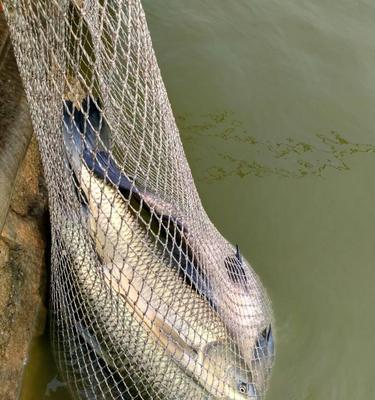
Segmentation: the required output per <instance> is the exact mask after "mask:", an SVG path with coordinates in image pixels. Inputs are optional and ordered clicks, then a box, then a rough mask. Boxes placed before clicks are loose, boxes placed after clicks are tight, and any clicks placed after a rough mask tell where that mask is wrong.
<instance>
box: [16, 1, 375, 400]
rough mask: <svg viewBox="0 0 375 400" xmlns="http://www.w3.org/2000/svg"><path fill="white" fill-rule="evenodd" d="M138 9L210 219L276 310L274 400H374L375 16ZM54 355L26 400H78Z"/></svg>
mask: <svg viewBox="0 0 375 400" xmlns="http://www.w3.org/2000/svg"><path fill="white" fill-rule="evenodd" d="M143 3H144V6H145V9H146V13H147V16H148V20H149V24H150V29H151V33H152V37H153V41H154V45H155V49H156V52H157V55H158V60H159V63H160V66H161V70H162V73H163V77H164V80H165V83H166V86H167V89H168V93H169V96H170V100H171V103H172V106H173V109H174V112H175V115H176V117H177V122H178V125H179V127H180V129H181V134H182V138H183V142H184V145H185V149H186V153H187V156H188V159H189V162H190V165H191V168H192V171H193V174H194V177H195V179H196V183H197V186H198V189H199V193H200V194H201V197H202V200H203V203H204V205H205V207H206V210H207V212H208V214H209V215H210V217H211V218H212V220H213V221H214V222H215V224H216V225H217V227H218V228H219V229H220V231H221V232H222V233H223V234H224V235H225V236H226V237H227V238H228V239H229V240H231V241H232V242H235V243H239V244H240V246H241V250H242V252H243V253H244V254H245V255H246V257H247V258H248V259H249V260H250V261H251V262H252V265H253V267H254V268H255V270H256V271H257V272H258V274H259V275H260V277H261V278H262V280H263V282H264V284H265V286H266V287H267V288H268V291H269V294H270V296H271V298H272V301H273V305H274V311H275V316H276V331H277V360H276V365H275V368H274V373H273V377H272V382H271V388H270V392H269V396H268V400H294V399H295V400H353V399H355V400H368V399H373V398H375V380H374V377H373V375H374V372H373V365H374V363H375V336H374V334H373V332H374V330H375V315H374V312H373V311H372V309H373V304H375V290H374V287H375V268H374V264H375V263H374V261H375V245H374V244H375V243H374V242H375V207H374V201H375V183H374V172H375V135H374V130H375V39H374V38H375V23H374V21H375V3H374V2H373V1H372V0H371V1H370V0H360V1H355V0H350V1H349V0H330V1H327V0H314V1H311V0H252V1H250V0H205V1H201V0H200V1H198V0H189V1H186V0H185V1H182V0H145V1H144V2H143ZM46 343H47V339H46V338H45V337H43V338H40V339H38V341H37V342H36V343H35V345H34V348H33V352H32V357H31V360H30V364H29V366H28V369H27V373H26V379H25V385H24V391H23V396H22V400H34V399H38V400H39V399H53V400H60V399H67V398H68V397H67V394H66V391H65V389H64V388H63V387H60V386H59V384H58V382H57V381H56V380H53V379H54V377H55V376H56V371H55V369H54V367H53V363H52V360H51V357H50V353H49V350H48V347H46ZM48 382H49V383H50V384H49V386H47V384H48ZM51 382H52V383H51Z"/></svg>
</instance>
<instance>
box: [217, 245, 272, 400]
mask: <svg viewBox="0 0 375 400" xmlns="http://www.w3.org/2000/svg"><path fill="white" fill-rule="evenodd" d="M224 266H225V271H226V273H227V276H228V278H229V279H228V281H229V283H230V286H229V287H230V292H231V293H232V299H234V300H232V299H227V300H226V301H223V297H222V298H221V299H220V300H221V303H222V304H221V306H222V308H223V311H221V312H220V313H221V315H222V316H223V318H224V320H225V323H226V326H227V327H228V328H229V331H230V332H231V335H232V337H233V340H234V342H235V343H236V345H237V346H238V349H239V351H240V354H241V356H242V357H243V359H244V361H245V364H246V366H247V368H249V369H250V370H251V375H252V379H253V387H254V389H251V390H253V391H254V393H256V394H257V396H262V395H263V394H264V392H265V391H266V388H267V385H268V381H269V378H270V375H271V371H272V367H273V363H274V357H275V341H274V330H273V316H272V310H271V303H270V300H269V298H268V295H267V293H266V291H265V288H264V287H263V285H262V283H261V282H260V280H259V278H258V277H257V275H256V274H255V272H254V271H253V270H252V268H251V266H250V264H249V263H248V262H247V260H246V259H245V258H244V257H243V256H242V255H241V254H240V251H239V248H238V246H236V249H235V252H234V253H232V254H230V255H229V256H227V257H226V258H225V259H224ZM244 382H246V381H244ZM245 385H246V384H244V385H243V386H244V387H245ZM243 390H245V389H243Z"/></svg>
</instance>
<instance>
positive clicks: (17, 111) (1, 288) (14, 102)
mask: <svg viewBox="0 0 375 400" xmlns="http://www.w3.org/2000/svg"><path fill="white" fill-rule="evenodd" d="M6 36H7V33H6V30H5V28H4V20H3V19H2V16H1V14H0V399H2V400H13V399H17V398H18V395H19V392H20V387H21V381H22V374H23V369H24V365H25V363H26V360H27V354H28V350H29V346H30V342H31V339H32V337H33V332H34V329H35V327H36V322H37V319H38V313H39V310H40V309H41V308H42V298H43V293H44V289H45V276H44V274H45V248H46V221H47V218H46V213H47V211H46V210H47V196H46V191H45V186H44V181H43V175H42V168H41V163H40V158H39V153H38V148H37V144H36V141H35V138H33V139H31V136H32V130H31V122H30V117H29V115H28V112H27V105H26V100H25V96H24V94H23V91H22V85H21V83H20V78H19V76H18V73H17V67H16V63H15V60H14V56H13V53H12V51H11V48H10V46H9V41H8V39H7V38H6ZM30 139H31V140H30ZM25 153H26V155H25Z"/></svg>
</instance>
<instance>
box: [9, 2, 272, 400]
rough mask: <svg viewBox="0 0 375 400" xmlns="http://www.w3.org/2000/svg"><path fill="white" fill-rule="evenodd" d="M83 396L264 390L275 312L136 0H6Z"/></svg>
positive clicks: (61, 351) (55, 319) (59, 310)
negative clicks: (164, 74)
mask: <svg viewBox="0 0 375 400" xmlns="http://www.w3.org/2000/svg"><path fill="white" fill-rule="evenodd" d="M4 8H5V13H6V17H7V20H8V24H9V27H10V31H11V35H12V40H13V45H14V48H15V53H16V57H17V62H18V66H19V69H20V73H21V76H22V79H23V82H24V86H25V90H26V94H27V98H28V102H29V105H30V110H31V116H32V120H33V125H34V128H35V132H36V135H37V138H38V142H39V148H40V151H41V155H42V160H43V166H44V171H45V177H46V182H47V185H48V192H49V205H50V215H51V230H52V252H51V321H52V340H53V349H54V353H55V358H56V361H57V364H58V367H59V370H60V373H61V375H62V377H63V379H64V381H66V382H67V384H68V386H69V388H70V390H71V393H72V396H73V398H77V399H90V400H91V399H144V400H146V399H181V400H185V399H191V400H197V399H262V398H263V397H264V394H265V390H266V388H267V383H268V378H269V374H270V370H271V367H272V362H273V355H274V350H273V337H272V329H271V322H272V315H271V308H270V303H269V300H268V297H267V295H266V293H265V290H264V288H263V287H262V285H261V283H260V281H259V279H258V278H257V276H256V274H255V273H254V271H253V270H252V269H251V267H250V266H249V264H248V263H247V261H246V260H245V259H244V257H243V256H242V255H241V253H240V250H239V248H238V247H235V246H233V245H231V244H230V243H228V242H227V241H226V240H225V239H224V238H223V237H222V236H221V234H220V233H219V232H218V231H217V230H216V229H215V227H214V226H213V224H212V223H211V222H210V220H209V218H208V217H207V215H206V213H205V211H204V209H203V207H202V204H201V202H200V199H199V196H198V193H197V191H196V188H195V185H194V182H193V179H192V176H191V172H190V169H189V166H188V164H187V160H186V157H185V154H184V151H183V147H182V144H181V140H180V136H179V132H178V129H177V126H176V123H175V120H174V117H173V114H172V110H171V106H170V104H169V100H168V97H167V93H166V91H165V87H164V84H163V81H162V78H161V75H160V71H159V68H158V65H157V61H156V58H155V54H154V50H153V47H152V43H151V38H150V34H149V31H148V28H147V23H146V18H145V14H144V11H143V9H142V6H141V3H140V1H139V0H122V1H121V0H6V1H4Z"/></svg>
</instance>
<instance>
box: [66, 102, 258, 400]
mask: <svg viewBox="0 0 375 400" xmlns="http://www.w3.org/2000/svg"><path fill="white" fill-rule="evenodd" d="M85 115H86V117H85ZM100 121H101V117H100V113H99V112H98V110H97V108H96V106H95V103H94V101H93V100H92V99H88V100H87V101H85V102H84V103H83V104H82V107H81V110H78V109H77V108H74V107H73V105H72V104H71V103H69V102H66V103H65V112H64V138H65V145H66V149H67V158H68V160H69V163H70V165H71V166H72V168H73V171H74V175H75V179H76V183H78V187H79V191H80V197H81V201H82V210H83V219H84V220H85V221H86V229H87V231H88V232H89V234H90V236H91V238H92V242H93V248H94V249H95V253H96V254H97V255H98V257H99V259H100V261H101V262H100V265H101V267H100V268H98V266H97V264H98V263H95V262H94V261H93V258H92V256H91V257H88V256H86V254H88V253H89V251H88V250H87V248H85V247H82V246H84V245H83V244H82V243H81V242H80V243H79V244H78V243H75V242H74V240H66V239H64V242H65V243H66V247H68V248H71V250H70V252H73V260H75V261H74V262H73V265H75V268H74V270H75V271H76V272H75V273H76V274H77V273H78V274H79V276H81V279H78V281H82V283H81V285H80V286H82V288H83V289H82V290H87V289H88V288H90V287H92V285H93V282H96V284H97V285H98V284H99V282H101V284H102V285H104V288H105V289H104V290H103V289H102V291H101V292H100V291H98V290H94V291H91V292H92V295H91V300H90V306H88V307H86V308H87V309H89V310H90V311H89V312H90V313H91V314H92V313H93V314H92V316H91V318H90V320H96V322H95V323H94V325H93V326H90V330H91V332H90V333H89V334H88V333H84V332H86V330H85V329H82V330H81V331H82V336H83V337H84V336H86V337H87V342H90V343H91V342H92V343H95V345H94V346H93V347H96V351H97V353H98V355H99V356H100V357H101V358H103V360H104V361H105V363H106V364H107V365H109V366H110V367H112V368H113V369H114V370H116V371H120V372H122V373H125V371H124V368H125V365H126V368H127V369H128V370H129V371H130V372H131V371H133V372H134V371H138V370H139V369H140V370H142V371H143V373H140V372H139V371H138V372H137V375H142V376H147V380H148V381H149V383H150V385H151V387H153V390H156V388H158V390H159V391H161V392H162V398H165V399H206V398H207V399H208V398H215V399H248V398H256V396H257V395H258V389H257V387H256V385H254V384H253V376H252V375H251V373H250V369H249V368H248V367H247V366H246V365H245V363H244V360H243V358H242V357H241V355H240V352H239V350H238V348H237V346H236V344H235V343H234V342H233V340H232V338H231V337H230V336H229V334H228V331H227V329H226V327H225V325H224V323H223V321H222V320H221V318H220V316H219V315H218V314H217V312H216V311H215V309H214V307H213V306H212V304H210V302H209V301H207V297H209V296H210V290H211V289H210V286H209V284H208V282H207V279H206V278H205V277H204V276H203V274H202V271H199V270H198V269H197V265H196V263H194V262H193V261H192V260H191V258H192V257H191V256H187V255H186V253H185V252H184V251H181V253H180V257H177V249H176V248H175V246H173V245H172V246H171V240H170V239H169V235H170V234H171V232H174V234H175V236H176V231H177V226H178V225H179V222H178V219H177V218H174V219H172V220H169V219H168V221H170V222H171V225H173V226H174V228H171V229H169V228H168V229H166V227H165V224H166V223H167V222H166V221H167V219H166V218H160V217H158V215H157V213H155V218H153V217H150V214H149V212H150V211H151V208H152V209H154V208H155V207H152V206H151V205H150V204H151V203H152V201H154V202H156V199H155V198H153V200H152V199H151V197H152V196H150V195H149V196H148V197H149V204H148V205H146V206H145V207H142V201H141V202H140V203H138V204H137V205H135V206H134V203H133V202H132V198H133V199H137V197H138V199H139V198H140V196H141V194H140V191H139V189H138V188H137V187H136V186H135V185H134V182H132V181H131V180H129V179H128V177H127V176H126V175H125V174H123V173H121V171H119V170H118V168H117V167H116V165H115V164H114V163H112V160H111V159H110V158H109V157H108V154H107V153H105V152H103V151H102V150H99V147H100V143H99V141H98V137H97V136H96V135H94V132H95V130H96V129H97V128H98V127H99V126H101V125H102V122H100ZM84 142H85V143H84ZM132 193H133V196H131V194H132ZM141 200H142V198H141ZM145 214H147V215H145ZM73 225H74V224H73ZM78 225H79V223H78V222H77V226H78ZM151 225H153V227H151ZM155 226H156V229H157V230H158V232H159V233H161V235H160V236H161V237H162V240H161V241H160V240H156V238H155V236H154V230H155ZM157 227H159V228H157ZM69 229H72V228H69ZM77 229H79V228H77ZM178 229H180V228H178ZM73 230H74V228H73ZM68 232H69V230H68ZM182 234H183V233H182V231H181V232H180V234H179V235H180V236H181V235H182ZM66 235H67V234H66V233H64V236H66ZM69 235H70V236H71V237H72V238H74V237H75V236H76V235H75V234H74V233H70V234H69ZM163 236H164V237H163ZM178 241H180V242H181V241H182V239H181V238H180V239H178V240H177V242H178ZM86 246H89V244H86ZM74 249H75V250H74ZM185 250H186V249H185ZM186 251H187V252H188V250H186ZM182 253H185V256H184V257H183V256H182ZM178 263H180V264H178ZM181 264H184V265H181ZM178 265H180V267H179V268H178ZM181 270H182V271H184V274H181V273H180V271H181ZM81 274H82V275H81ZM91 275H92V278H90V276H91ZM94 276H95V278H94ZM75 280H76V281H77V279H75ZM197 287H199V290H197ZM82 290H81V291H82ZM199 291H202V292H204V293H205V295H206V297H204V296H201V295H200V293H199ZM91 292H90V293H91ZM81 297H82V298H88V294H87V293H83V294H82V295H81ZM94 327H96V328H94ZM92 331H94V332H95V338H96V339H95V340H91V339H90V338H91V337H92V335H93V333H92ZM98 332H99V333H98ZM98 336H99V338H97V337H98ZM125 361H126V362H125ZM129 365H130V366H131V367H129Z"/></svg>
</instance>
